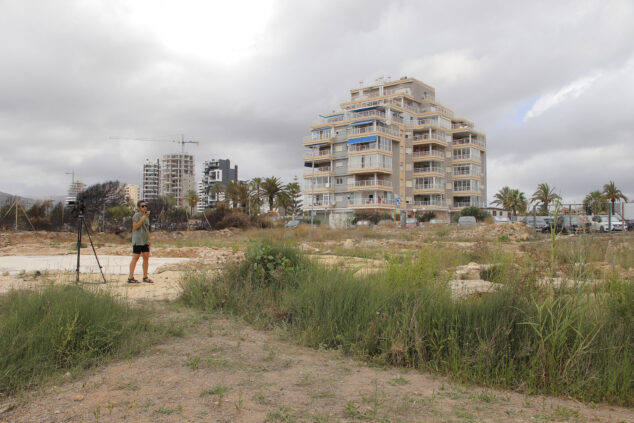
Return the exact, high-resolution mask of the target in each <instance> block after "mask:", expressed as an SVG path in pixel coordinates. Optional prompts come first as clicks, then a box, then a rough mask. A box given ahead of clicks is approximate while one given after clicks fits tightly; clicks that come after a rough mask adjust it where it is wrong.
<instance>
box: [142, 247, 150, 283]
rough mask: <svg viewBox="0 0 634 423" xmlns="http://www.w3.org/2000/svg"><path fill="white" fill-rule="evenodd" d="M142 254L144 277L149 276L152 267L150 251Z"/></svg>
mask: <svg viewBox="0 0 634 423" xmlns="http://www.w3.org/2000/svg"><path fill="white" fill-rule="evenodd" d="M141 255H142V256H143V277H144V278H147V277H148V276H147V271H148V268H149V267H150V253H149V252H148V253H141Z"/></svg>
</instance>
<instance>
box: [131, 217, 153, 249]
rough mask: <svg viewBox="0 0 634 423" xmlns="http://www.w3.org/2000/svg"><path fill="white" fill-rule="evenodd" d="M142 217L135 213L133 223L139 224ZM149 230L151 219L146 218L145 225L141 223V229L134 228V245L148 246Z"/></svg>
mask: <svg viewBox="0 0 634 423" xmlns="http://www.w3.org/2000/svg"><path fill="white" fill-rule="evenodd" d="M142 217H143V215H142V214H141V213H139V212H136V213H134V216H132V221H133V222H138V221H139V220H141V218H142ZM149 230H150V219H149V218H146V219H145V220H144V221H143V223H141V227H140V228H139V229H134V228H132V245H148V244H149V243H150V238H149V236H148V231H149Z"/></svg>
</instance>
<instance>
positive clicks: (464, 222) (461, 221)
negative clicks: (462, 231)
mask: <svg viewBox="0 0 634 423" xmlns="http://www.w3.org/2000/svg"><path fill="white" fill-rule="evenodd" d="M475 224H476V218H475V217H473V216H460V217H459V218H458V225H460V226H475Z"/></svg>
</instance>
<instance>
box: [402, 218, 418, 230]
mask: <svg viewBox="0 0 634 423" xmlns="http://www.w3.org/2000/svg"><path fill="white" fill-rule="evenodd" d="M417 224H418V221H417V220H416V219H406V220H405V227H406V228H415V227H416V225H417Z"/></svg>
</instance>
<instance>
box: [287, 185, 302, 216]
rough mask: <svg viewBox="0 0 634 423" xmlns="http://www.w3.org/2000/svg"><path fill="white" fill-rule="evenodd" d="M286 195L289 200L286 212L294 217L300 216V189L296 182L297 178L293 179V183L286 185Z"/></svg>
mask: <svg viewBox="0 0 634 423" xmlns="http://www.w3.org/2000/svg"><path fill="white" fill-rule="evenodd" d="M285 191H286V194H287V196H288V198H289V207H288V211H289V213H291V214H292V215H293V217H295V216H296V215H301V214H302V189H301V187H300V186H299V182H298V181H297V176H295V177H294V178H293V182H291V183H289V184H287V185H286V190H285Z"/></svg>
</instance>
